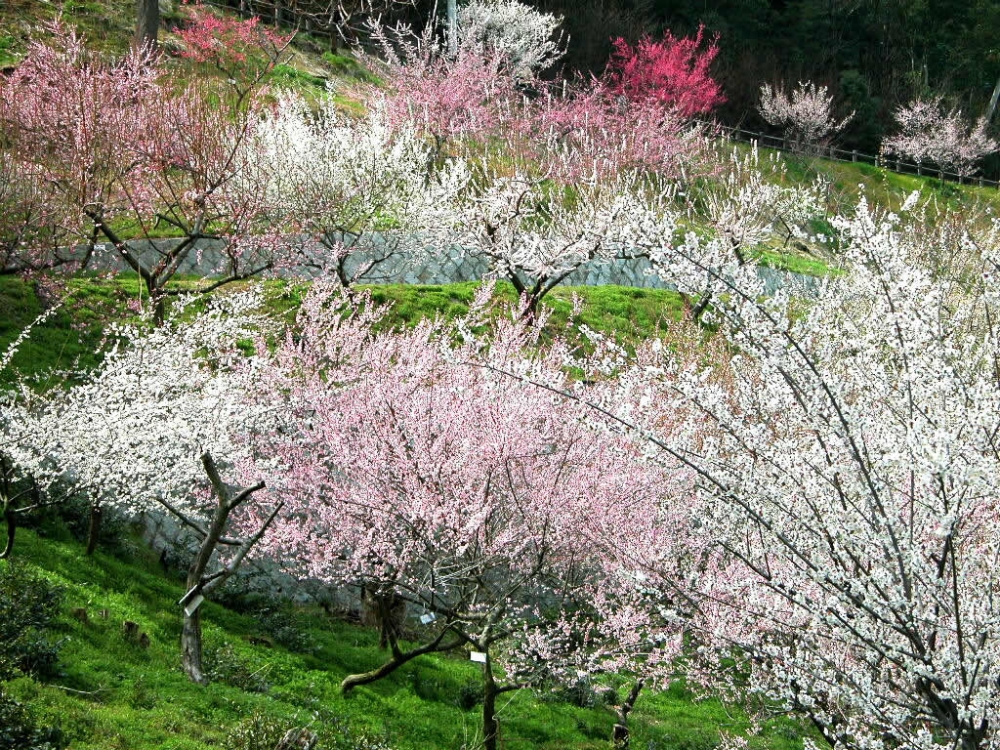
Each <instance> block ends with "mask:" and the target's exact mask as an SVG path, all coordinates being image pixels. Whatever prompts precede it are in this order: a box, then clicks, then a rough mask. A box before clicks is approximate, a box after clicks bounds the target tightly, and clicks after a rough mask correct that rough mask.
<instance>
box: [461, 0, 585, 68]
mask: <svg viewBox="0 0 1000 750" xmlns="http://www.w3.org/2000/svg"><path fill="white" fill-rule="evenodd" d="M561 24H562V17H561V16H556V15H553V14H551V13H542V12H541V11H538V10H535V9H534V8H532V7H531V6H530V5H525V4H524V3H520V2H518V1H517V0H472V2H470V3H469V4H468V5H463V6H462V8H461V9H460V10H459V12H458V37H459V46H460V47H462V46H465V47H468V46H473V47H479V46H481V47H483V48H485V49H488V50H491V51H493V52H496V53H500V54H502V55H503V56H504V58H505V59H506V60H507V62H508V64H509V65H510V67H511V71H512V72H513V74H514V75H515V76H516V77H517V78H519V79H523V80H531V79H533V78H534V77H535V75H537V74H538V73H540V72H542V71H544V70H546V69H548V68H550V67H552V65H554V64H555V63H556V62H557V61H558V60H559V58H561V57H562V56H563V54H564V53H565V49H564V44H563V42H564V39H563V36H562V35H561V34H560V33H559V26H560V25H561Z"/></svg>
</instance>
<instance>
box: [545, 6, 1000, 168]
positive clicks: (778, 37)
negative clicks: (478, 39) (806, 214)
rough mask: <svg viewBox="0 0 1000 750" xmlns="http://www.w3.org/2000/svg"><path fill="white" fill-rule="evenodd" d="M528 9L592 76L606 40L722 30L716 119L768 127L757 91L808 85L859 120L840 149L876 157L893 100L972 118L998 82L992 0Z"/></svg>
mask: <svg viewBox="0 0 1000 750" xmlns="http://www.w3.org/2000/svg"><path fill="white" fill-rule="evenodd" d="M528 2H529V4H531V5H534V6H536V7H538V8H539V9H542V10H546V11H549V12H553V13H559V14H561V15H562V16H564V17H565V21H564V25H565V27H566V30H567V32H568V33H569V35H570V45H569V51H568V54H567V56H566V58H565V65H566V67H567V68H568V69H570V70H573V71H588V72H600V70H601V68H602V67H603V65H604V63H605V62H606V61H607V59H608V56H609V54H610V51H611V45H610V39H611V38H612V37H615V36H622V37H625V38H626V39H628V40H630V41H634V40H636V39H638V38H639V37H640V36H642V35H643V34H650V35H653V36H657V35H660V34H662V33H663V31H664V30H665V29H670V30H671V31H672V32H673V33H674V34H675V35H688V34H693V33H695V32H696V31H697V29H698V26H699V24H702V23H703V24H704V25H705V27H706V29H707V30H708V31H709V32H711V33H718V34H719V47H720V52H719V56H718V58H717V59H716V63H715V68H714V70H715V73H716V77H717V79H718V80H719V81H720V82H721V83H722V86H723V89H724V91H725V93H726V97H727V102H726V104H724V105H723V106H722V107H721V108H720V110H719V112H718V113H717V114H718V116H719V119H720V120H722V121H723V122H725V123H726V124H728V125H737V124H741V125H743V127H746V128H748V129H751V130H761V131H765V130H767V129H768V128H767V126H766V124H765V123H763V122H762V121H761V120H760V119H759V117H758V115H757V114H756V111H755V105H756V102H757V97H758V92H759V89H760V85H761V84H762V83H765V82H767V83H779V82H785V83H787V84H789V85H791V86H794V85H795V84H796V82H797V81H800V80H801V81H805V80H811V81H814V82H816V83H818V84H823V85H827V86H829V87H830V90H831V91H833V92H834V93H835V94H836V96H837V100H838V101H839V102H841V109H843V110H844V112H845V113H846V112H850V111H851V110H855V111H856V113H857V114H856V115H855V119H854V122H853V123H852V124H851V125H850V127H849V128H848V129H847V130H846V131H845V132H844V133H843V134H842V136H841V137H840V142H841V144H843V145H844V146H845V147H847V148H857V149H858V150H859V151H864V152H867V153H872V154H874V153H877V151H878V145H879V142H880V141H881V138H882V135H883V134H884V131H885V129H886V128H889V129H891V127H892V120H891V112H892V110H893V109H894V108H895V107H896V106H898V105H899V104H901V103H906V102H908V101H910V100H912V99H913V98H914V97H916V96H933V95H941V96H943V97H944V98H945V101H946V102H947V103H948V104H950V105H952V106H958V107H961V108H962V110H963V111H964V112H965V113H966V114H968V115H970V116H971V117H978V116H979V115H981V114H984V113H985V112H986V110H987V106H988V104H989V100H990V96H991V94H992V93H993V89H994V87H995V86H996V84H997V80H998V78H1000V0H528Z"/></svg>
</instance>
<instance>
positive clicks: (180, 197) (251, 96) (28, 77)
mask: <svg viewBox="0 0 1000 750" xmlns="http://www.w3.org/2000/svg"><path fill="white" fill-rule="evenodd" d="M207 18H212V17H210V16H202V17H199V20H198V22H196V23H195V24H194V25H193V26H192V27H191V28H189V29H188V30H187V32H186V33H187V34H188V36H189V37H191V38H190V39H189V44H190V45H191V50H192V51H191V52H190V54H192V55H193V56H194V57H195V58H196V59H197V60H199V61H205V62H211V63H213V64H215V65H216V66H217V67H219V68H220V70H223V71H225V70H227V68H226V65H227V64H229V63H227V62H226V61H236V62H240V61H243V62H245V63H246V64H250V62H249V61H250V60H251V59H252V60H257V61H258V62H259V66H258V68H256V69H255V75H254V76H252V77H251V78H250V79H249V83H246V84H239V85H235V86H231V85H230V84H228V83H226V81H225V80H223V79H218V78H215V79H203V80H202V81H201V82H199V83H194V84H192V85H190V86H189V87H187V88H185V89H184V90H182V91H179V92H177V91H173V90H172V89H171V88H170V86H168V85H166V84H165V83H164V82H163V81H162V80H161V78H160V76H161V73H162V71H161V70H160V68H159V67H158V61H157V60H156V59H155V58H154V57H153V56H152V55H151V53H149V52H148V51H142V50H139V51H135V50H133V51H132V52H130V53H129V54H128V55H127V56H126V58H125V59H124V60H122V61H118V62H116V61H107V60H103V59H101V58H99V57H98V56H96V55H95V54H93V53H91V52H88V51H87V50H86V48H85V45H84V41H83V40H82V39H80V38H78V37H77V36H76V35H75V34H74V33H73V32H70V31H66V30H65V29H62V28H61V27H58V28H56V30H55V31H56V37H55V43H54V46H51V47H49V46H45V45H42V44H37V43H36V44H34V45H33V46H32V47H31V49H30V51H29V54H28V56H27V58H26V59H25V61H24V62H23V63H22V64H21V65H20V66H19V67H18V69H17V70H16V71H15V73H14V74H13V75H12V76H11V77H10V78H9V79H8V80H6V81H5V82H4V83H3V84H2V85H0V98H2V99H3V106H2V108H0V114H2V116H3V117H4V118H5V121H4V123H3V124H4V126H5V128H6V129H7V131H8V132H9V133H11V136H12V142H13V144H14V147H15V148H16V153H17V154H18V155H19V159H20V162H21V163H24V164H27V165H29V166H30V167H31V172H30V173H33V174H39V175H41V176H42V177H43V179H44V180H45V184H47V185H50V186H52V188H53V190H54V192H55V193H56V201H55V202H56V203H57V205H59V206H61V207H62V208H61V215H65V216H66V217H67V218H66V224H67V226H68V228H69V229H70V230H71V231H73V232H75V233H76V234H77V235H78V236H80V237H84V238H86V239H87V240H88V241H89V243H90V246H91V248H93V247H94V243H95V241H96V239H97V237H98V236H99V235H103V236H104V237H105V238H106V239H107V240H108V241H109V242H110V244H111V247H112V248H113V252H114V254H115V255H116V256H117V257H118V258H120V260H121V262H122V263H123V264H124V265H126V266H127V267H128V268H130V269H131V270H132V271H134V272H135V273H137V274H138V275H139V277H140V278H141V279H142V282H143V284H144V285H145V287H146V290H147V292H148V294H149V296H150V298H151V299H152V301H153V302H154V303H155V305H156V307H157V309H158V310H159V315H158V317H159V318H160V319H162V317H163V299H164V296H165V295H166V294H167V293H168V292H167V290H166V288H165V287H166V284H167V283H168V282H169V280H170V279H171V278H172V277H173V275H174V274H175V273H176V272H177V270H178V268H180V266H181V264H182V263H184V262H185V260H187V259H188V257H189V256H191V255H192V254H195V253H197V254H199V255H200V254H201V253H202V252H203V247H201V246H200V244H199V243H203V242H204V241H206V240H214V241H215V244H216V245H217V252H216V254H217V256H218V257H217V258H216V262H214V263H208V262H206V263H203V264H202V265H212V266H213V268H212V269H211V270H212V271H213V272H215V273H217V274H218V279H217V280H214V281H213V282H211V283H209V284H206V285H205V287H204V289H205V290H206V291H207V290H210V289H214V288H216V287H218V286H220V285H221V284H224V283H227V282H229V281H232V280H235V279H241V278H247V277H249V276H252V275H254V274H257V273H261V272H262V271H264V270H267V269H269V268H272V267H273V266H274V265H275V264H276V263H277V262H278V256H279V255H280V254H281V250H282V249H283V248H282V246H281V243H280V242H279V241H278V235H277V233H276V232H274V231H271V232H268V231H267V228H268V226H269V225H268V224H267V223H266V222H265V221H264V220H263V203H262V199H263V195H264V185H265V183H266V180H267V179H268V177H269V176H268V174H267V173H266V172H264V171H263V170H261V169H260V168H259V164H258V160H257V158H256V155H255V154H254V153H252V146H253V144H254V143H255V141H254V139H253V137H252V134H253V132H254V130H255V128H257V127H258V126H259V124H260V122H261V119H262V117H263V116H264V115H265V111H266V107H267V100H266V97H265V93H266V92H265V91H264V89H263V88H262V85H261V84H262V80H263V76H264V75H265V74H266V71H267V70H269V69H270V67H272V66H273V65H274V63H275V61H276V60H277V59H278V58H277V55H278V54H279V52H280V47H279V46H278V45H279V44H280V43H284V42H287V39H285V38H274V37H273V35H271V34H270V32H268V33H267V34H256V26H252V27H249V30H248V29H244V26H243V25H240V24H235V26H234V23H235V22H226V23H224V24H222V26H221V27H220V26H219V25H218V24H216V23H215V22H211V23H210V22H208V21H207V20H206V19H207ZM245 23H246V22H244V24H245ZM205 24H207V27H206V28H203V26H204V25H205ZM234 28H235V29H236V31H233V29H234ZM237 32H238V33H237ZM230 37H234V39H233V40H231V39H230ZM205 40H214V42H213V44H209V43H208V42H207V41H205ZM230 43H231V44H232V46H231V47H230V46H227V45H229V44H230ZM205 45H207V47H208V49H207V50H206V49H203V47H204V46H205ZM251 45H256V46H255V47H254V49H253V52H254V55H253V56H251V55H250V53H249V52H247V51H246V48H247V46H251ZM233 64H235V63H233ZM231 80H236V79H231ZM240 80H243V81H246V80H247V78H245V77H241V78H240ZM122 221H127V222H128V223H129V224H131V225H132V226H134V227H137V228H138V229H137V232H138V234H139V236H140V237H142V238H143V239H145V240H147V241H146V242H134V241H130V240H129V239H127V238H125V237H123V236H122V234H121V231H120V225H121V222H122ZM164 233H169V234H172V235H174V236H177V235H180V238H179V239H177V240H176V241H173V242H160V241H157V240H158V239H159V238H160V237H161V236H162V235H163V234H164Z"/></svg>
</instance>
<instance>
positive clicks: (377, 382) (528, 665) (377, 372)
mask: <svg viewBox="0 0 1000 750" xmlns="http://www.w3.org/2000/svg"><path fill="white" fill-rule="evenodd" d="M487 293H488V292H487ZM342 299H343V298H341V297H340V296H339V295H338V294H336V293H335V292H334V291H333V289H331V288H326V289H324V288H323V287H318V288H316V289H315V290H314V292H313V293H312V295H311V296H310V297H309V298H308V299H307V300H306V302H305V303H304V305H303V309H302V313H301V315H300V319H299V326H298V327H299V333H298V334H297V336H296V337H295V339H289V340H288V341H286V342H285V344H284V345H283V346H282V347H281V348H280V350H279V351H278V352H277V353H276V364H277V368H276V370H275V371H274V376H275V380H274V383H273V386H272V390H271V392H270V393H269V394H267V395H265V399H266V400H268V401H274V400H281V401H282V403H285V404H287V410H288V411H289V413H292V414H294V415H295V416H294V418H293V419H292V420H290V421H291V424H293V425H296V427H294V428H293V429H292V430H290V431H286V432H284V433H281V434H270V435H266V436H262V439H263V440H264V441H265V445H264V446H262V447H261V450H262V451H264V452H266V453H267V454H268V455H274V456H281V457H282V460H281V461H280V462H279V465H277V466H276V467H275V478H274V479H273V480H269V487H270V488H271V491H272V492H275V493H277V495H278V496H280V497H281V498H282V499H283V500H284V501H285V502H286V504H287V505H288V507H289V509H290V513H289V514H288V515H287V516H286V517H284V518H282V519H279V520H278V521H277V522H276V525H275V533H274V534H273V535H272V536H270V537H269V541H268V542H267V545H268V546H269V547H270V548H272V549H273V550H274V552H275V553H280V554H281V556H282V557H283V558H284V559H285V560H288V561H293V562H292V565H293V569H296V570H298V571H299V572H301V573H302V574H305V575H307V576H311V577H317V578H319V579H320V580H323V581H328V582H330V583H332V584H337V585H354V586H361V587H363V590H364V591H365V592H366V596H367V597H368V598H369V600H370V601H372V602H373V605H372V606H373V607H375V608H376V609H378V610H379V611H381V612H382V613H383V614H384V615H389V614H390V613H392V612H395V613H397V616H398V613H400V611H401V610H405V611H409V612H411V613H412V615H414V616H419V621H420V624H419V625H414V627H416V628H417V629H418V631H419V632H420V635H419V637H418V638H417V640H418V642H419V644H420V645H418V646H416V647H414V648H412V649H410V650H406V651H404V650H403V648H402V645H401V644H400V636H399V631H398V626H399V622H398V620H397V621H396V623H395V625H394V624H393V623H392V622H391V621H390V622H386V621H385V620H383V627H382V638H383V641H384V643H385V645H386V646H388V648H389V650H390V657H389V659H388V660H387V661H386V662H385V663H384V664H382V665H380V666H378V667H376V668H375V669H373V670H371V671H370V672H366V673H362V674H356V675H350V676H348V677H347V678H346V679H345V680H344V683H343V689H344V690H345V691H348V690H351V689H353V688H355V687H357V686H359V685H364V684H367V683H370V682H373V681H375V680H377V679H380V678H382V677H384V676H386V675H388V674H390V673H391V672H392V671H394V670H395V669H397V668H398V667H400V666H401V665H403V664H405V663H407V662H408V661H410V660H412V659H414V658H418V657H419V656H421V655H423V654H426V653H430V652H432V651H446V650H453V649H457V648H459V647H463V646H468V647H470V648H471V649H472V650H473V654H472V658H473V660H474V661H478V662H480V663H481V664H482V665H483V666H482V668H483V698H484V702H483V739H484V743H485V746H486V747H489V748H495V747H497V740H498V723H497V718H496V711H497V705H496V701H497V698H498V696H500V695H502V694H504V693H506V692H508V691H511V690H516V689H519V688H524V687H530V686H532V685H536V684H539V683H540V682H542V681H544V680H551V679H556V678H558V677H560V676H561V675H562V674H564V673H565V672H566V671H567V670H571V669H575V666H576V665H578V664H584V663H586V662H587V660H588V659H593V660H598V661H600V660H602V658H603V659H604V663H607V660H608V659H611V658H612V655H613V654H614V653H616V652H615V651H614V649H611V648H608V647H607V646H606V644H607V643H625V641H622V642H619V641H618V640H617V639H616V638H615V634H616V633H624V632H628V633H630V634H631V636H630V637H631V638H632V641H633V642H637V641H641V640H642V638H641V636H640V635H638V634H640V633H642V632H645V631H644V630H643V621H644V620H643V618H648V617H649V614H648V612H646V611H644V610H643V609H640V608H637V607H634V606H633V607H626V606H624V604H623V603H624V602H626V601H628V600H629V598H630V597H631V598H634V597H635V587H634V586H632V585H631V582H630V580H629V579H628V577H627V576H623V575H620V572H621V571H620V570H619V569H618V567H617V566H616V564H615V561H614V560H613V559H611V558H605V557H603V556H602V554H601V552H600V550H601V545H599V544H596V543H595V538H596V536H595V535H596V533H597V531H598V530H599V523H598V522H596V521H593V520H591V519H594V518H595V517H601V518H602V519H603V520H605V521H607V520H608V519H606V518H604V517H603V516H602V515H601V508H603V507H604V505H605V504H607V505H609V506H615V507H620V508H623V509H624V508H630V509H632V510H635V509H637V508H640V507H649V503H652V502H653V501H654V500H655V499H656V498H657V497H658V494H657V493H658V492H659V491H660V489H661V488H662V484H661V478H660V476H659V473H658V472H657V471H654V470H652V469H653V468H655V467H648V466H644V465H643V464H642V463H641V462H639V461H638V457H637V455H636V454H635V453H634V451H633V450H632V449H631V448H630V447H629V445H628V444H627V443H626V442H623V441H622V440H621V439H613V438H611V437H610V436H608V435H605V434H601V433H598V432H594V431H592V430H591V429H590V428H589V427H588V425H587V424H586V423H585V422H584V421H581V416H583V415H582V414H581V412H580V410H579V409H578V408H577V407H576V405H575V404H573V403H572V402H565V401H560V400H559V399H553V398H552V397H551V394H549V393H546V392H544V391H541V390H539V389H537V388H535V387H534V386H531V385H529V384H526V383H523V382H521V381H520V380H517V379H514V378H511V377H509V375H507V374H505V373H501V372H498V371H497V370H498V369H499V367H496V365H498V366H500V367H503V368H504V369H505V371H513V372H522V373H527V372H533V371H534V372H537V371H538V370H539V369H544V370H545V371H546V372H547V373H548V374H549V375H550V376H552V377H557V378H562V379H564V378H565V376H564V375H561V374H559V373H558V369H557V368H556V367H554V365H555V362H544V361H541V360H538V359H536V360H532V359H531V358H527V359H524V360H520V361H519V356H520V354H519V353H520V352H521V351H522V350H523V348H524V346H525V345H526V344H528V343H530V342H535V341H537V329H532V328H525V327H524V326H521V325H516V324H513V323H512V322H510V321H508V322H506V323H501V324H500V325H499V327H498V329H497V331H496V333H495V334H493V335H490V336H489V337H488V338H487V339H484V340H477V339H476V338H475V336H473V335H472V333H471V331H472V330H473V328H475V327H478V323H480V322H481V321H479V320H476V319H475V318H473V319H469V320H466V321H462V322H460V323H459V324H458V326H457V328H449V327H447V326H444V324H442V323H441V322H427V323H424V324H421V325H418V326H417V328H416V329H415V330H413V331H409V332H404V333H393V332H385V331H383V332H381V333H376V332H375V331H374V330H373V328H372V323H373V322H374V320H377V316H378V313H373V312H372V310H371V307H370V305H369V306H368V307H367V310H368V311H367V312H365V313H360V312H355V313H353V314H350V315H347V316H344V315H343V314H342V311H341V310H340V309H339V306H340V304H341V302H342ZM462 332H464V333H465V335H466V337H471V339H470V338H467V339H466V343H465V344H463V345H461V346H460V347H459V348H458V349H453V348H452V343H451V342H452V341H453V340H454V336H455V335H456V334H461V333H462ZM477 352H478V353H481V354H483V355H484V356H485V357H486V361H480V362H479V364H478V365H474V364H473V363H472V362H469V361H468V360H469V358H470V357H472V356H474V355H476V354H477ZM491 361H492V363H493V365H495V366H490V362H491ZM619 512H620V511H619ZM616 530H617V529H616ZM616 603H617V604H618V605H621V606H619V608H618V609H615V606H614V605H615V604H616ZM642 645H643V646H644V648H645V653H646V654H647V655H650V658H654V655H655V656H658V657H660V658H662V659H667V658H669V656H670V655H672V654H673V653H675V651H676V639H675V640H674V641H671V642H669V643H664V644H659V645H657V644H652V645H651V644H649V643H643V644H642ZM628 648H631V646H629V647H628ZM619 650H626V647H621V648H620V649H619ZM583 652H586V657H584V656H583ZM597 654H601V655H603V656H598V655H597ZM500 670H502V673H501V671H500Z"/></svg>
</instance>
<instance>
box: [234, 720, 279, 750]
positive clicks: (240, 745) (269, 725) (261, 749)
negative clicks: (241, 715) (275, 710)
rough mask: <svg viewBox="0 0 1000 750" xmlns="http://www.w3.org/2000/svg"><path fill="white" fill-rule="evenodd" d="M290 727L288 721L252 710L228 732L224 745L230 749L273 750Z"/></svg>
mask: <svg viewBox="0 0 1000 750" xmlns="http://www.w3.org/2000/svg"><path fill="white" fill-rule="evenodd" d="M291 728H292V725H291V724H289V723H288V722H284V721H280V720H278V719H275V718H273V717H271V716H268V715H267V714H265V713H264V712H263V711H254V712H253V713H252V714H251V715H250V716H248V717H247V718H246V719H244V720H243V721H241V722H240V723H239V724H238V725H237V726H236V728H235V729H233V730H232V731H231V732H230V733H229V735H228V736H227V737H226V742H225V747H227V748H230V750H274V749H275V748H276V747H278V746H279V744H280V743H281V741H282V739H284V737H285V734H286V733H287V732H288V730H289V729H291Z"/></svg>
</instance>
